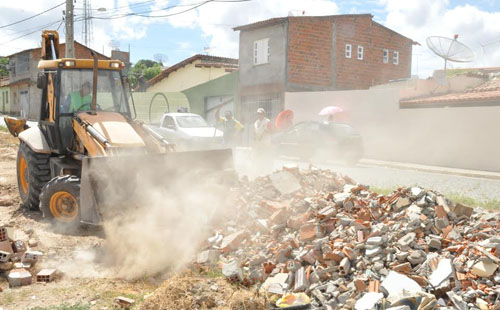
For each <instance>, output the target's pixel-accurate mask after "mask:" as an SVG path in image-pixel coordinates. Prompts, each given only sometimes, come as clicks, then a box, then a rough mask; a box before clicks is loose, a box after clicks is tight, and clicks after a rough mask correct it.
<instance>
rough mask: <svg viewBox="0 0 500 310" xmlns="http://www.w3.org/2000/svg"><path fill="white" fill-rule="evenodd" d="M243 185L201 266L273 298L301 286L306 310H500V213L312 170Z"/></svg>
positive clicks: (208, 242) (287, 171) (200, 260)
mask: <svg viewBox="0 0 500 310" xmlns="http://www.w3.org/2000/svg"><path fill="white" fill-rule="evenodd" d="M242 186H243V187H242V190H243V192H242V195H241V197H240V200H239V203H238V204H237V205H235V210H234V212H233V213H232V214H230V215H229V216H228V220H227V221H226V222H225V227H224V228H222V229H219V230H216V231H215V233H214V235H213V236H212V237H210V238H208V240H206V242H205V243H204V244H203V245H202V246H201V251H200V253H199V255H198V257H197V262H196V263H197V264H199V265H200V267H201V268H220V269H221V270H222V273H223V275H224V276H225V277H226V278H227V279H229V280H231V281H235V282H238V283H242V284H244V285H252V284H259V285H260V288H261V290H262V291H263V292H264V293H265V294H267V295H268V296H271V297H270V299H273V297H272V296H274V297H275V300H277V299H278V298H281V300H283V298H285V299H287V300H288V299H290V298H289V296H290V294H291V295H292V296H293V294H298V293H300V292H304V293H306V295H308V296H309V297H310V307H311V308H313V309H316V308H322V309H328V310H330V309H358V310H363V309H421V310H426V309H437V308H439V307H443V309H444V308H446V307H452V308H456V309H469V308H473V309H500V271H499V269H498V265H499V264H500V230H499V228H500V213H495V212H486V211H482V210H473V209H472V208H470V207H468V206H464V205H461V204H452V203H451V202H450V201H449V200H447V199H446V198H445V197H443V196H441V195H440V194H439V193H436V192H433V191H430V190H424V189H421V188H419V187H412V188H400V189H398V190H396V191H394V192H393V193H392V194H390V195H379V194H377V193H374V192H371V191H370V190H369V187H368V186H363V185H359V184H355V182H354V181H353V180H351V179H350V178H348V177H343V176H340V175H338V174H335V173H332V172H330V171H326V170H318V169H314V168H311V169H310V170H307V171H299V170H298V169H297V168H284V169H283V170H281V171H279V172H276V173H274V174H272V175H270V176H268V177H263V178H258V179H256V180H255V181H253V182H248V181H247V182H244V184H243V185H242ZM292 299H293V298H292ZM452 308H450V309H452Z"/></svg>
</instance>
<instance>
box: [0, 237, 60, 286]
mask: <svg viewBox="0 0 500 310" xmlns="http://www.w3.org/2000/svg"><path fill="white" fill-rule="evenodd" d="M42 256H43V253H42V252H40V251H33V250H31V249H30V248H29V247H28V246H26V244H25V242H24V241H22V240H14V229H12V228H11V227H0V275H2V273H3V275H4V276H5V277H6V278H7V280H8V282H9V286H10V287H18V286H23V285H30V284H31V283H33V282H51V281H53V280H54V278H55V275H56V270H55V269H42V270H40V271H39V272H38V273H36V270H35V269H36V264H37V262H38V261H39V260H40V258H41V257H42ZM34 274H36V277H35V278H34V279H33V275H34Z"/></svg>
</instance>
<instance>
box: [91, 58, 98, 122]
mask: <svg viewBox="0 0 500 310" xmlns="http://www.w3.org/2000/svg"><path fill="white" fill-rule="evenodd" d="M90 54H91V55H92V58H94V68H93V72H92V73H93V77H92V103H91V105H90V114H92V115H95V114H96V111H97V103H96V100H97V98H96V97H97V61H98V58H97V54H96V53H95V52H94V51H92V50H91V51H90Z"/></svg>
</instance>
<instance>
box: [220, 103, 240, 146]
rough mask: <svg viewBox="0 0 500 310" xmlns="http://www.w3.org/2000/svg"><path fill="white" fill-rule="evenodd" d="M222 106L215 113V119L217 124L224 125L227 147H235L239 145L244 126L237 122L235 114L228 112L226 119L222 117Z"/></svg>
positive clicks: (225, 115) (225, 114)
mask: <svg viewBox="0 0 500 310" xmlns="http://www.w3.org/2000/svg"><path fill="white" fill-rule="evenodd" d="M221 108H222V105H220V106H219V107H218V108H217V110H216V111H215V119H216V120H217V123H219V124H222V131H223V132H224V144H225V145H227V146H235V145H237V144H238V141H239V139H240V136H241V133H242V132H243V125H241V123H240V122H239V121H238V120H236V119H235V118H234V116H233V112H231V111H226V112H225V113H224V117H221V116H220V110H221Z"/></svg>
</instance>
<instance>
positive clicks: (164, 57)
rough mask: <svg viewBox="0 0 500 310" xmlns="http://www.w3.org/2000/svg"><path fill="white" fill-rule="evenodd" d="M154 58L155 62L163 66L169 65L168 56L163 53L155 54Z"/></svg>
mask: <svg viewBox="0 0 500 310" xmlns="http://www.w3.org/2000/svg"><path fill="white" fill-rule="evenodd" d="M153 58H154V60H156V61H157V62H159V63H161V64H162V65H163V64H165V63H167V61H168V56H167V55H166V54H161V53H158V54H154V55H153Z"/></svg>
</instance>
